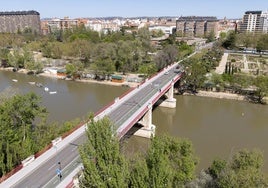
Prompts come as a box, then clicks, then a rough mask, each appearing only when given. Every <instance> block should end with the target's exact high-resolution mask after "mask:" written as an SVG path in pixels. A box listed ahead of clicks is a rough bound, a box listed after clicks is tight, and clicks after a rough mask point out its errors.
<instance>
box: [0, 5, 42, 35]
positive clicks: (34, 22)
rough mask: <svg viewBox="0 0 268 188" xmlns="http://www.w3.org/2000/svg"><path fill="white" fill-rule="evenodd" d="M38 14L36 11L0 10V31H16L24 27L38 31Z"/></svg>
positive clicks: (22, 29)
mask: <svg viewBox="0 0 268 188" xmlns="http://www.w3.org/2000/svg"><path fill="white" fill-rule="evenodd" d="M40 27H41V26H40V14H39V12H36V11H33V10H31V11H12V12H0V32H1V33H17V32H18V31H24V30H25V29H31V30H32V32H36V33H40V30H41V28H40Z"/></svg>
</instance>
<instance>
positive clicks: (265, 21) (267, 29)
mask: <svg viewBox="0 0 268 188" xmlns="http://www.w3.org/2000/svg"><path fill="white" fill-rule="evenodd" d="M261 25H262V32H263V33H268V11H263V12H262V14H261Z"/></svg>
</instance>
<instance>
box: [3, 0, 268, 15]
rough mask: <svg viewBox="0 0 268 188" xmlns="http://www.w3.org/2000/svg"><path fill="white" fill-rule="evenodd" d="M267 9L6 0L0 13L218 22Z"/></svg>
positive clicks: (143, 1) (175, 2) (229, 1)
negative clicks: (189, 18) (193, 18)
mask: <svg viewBox="0 0 268 188" xmlns="http://www.w3.org/2000/svg"><path fill="white" fill-rule="evenodd" d="M267 9H268V2H267V1H264V0H255V1H251V0H246V1H245V0H236V1H233V0H225V1H211V0H202V1H197V0H187V1H181V2H179V0H169V1H167V2H165V1H159V0H135V1H133V0H114V1H109V0H99V1H93V2H91V1H87V0H76V1H74V0H57V1H52V0H46V1H34V0H27V1H21V0H9V1H5V2H4V3H2V4H1V8H0V11H22V10H36V11H38V12H39V13H40V17H41V18H53V17H58V18H62V17H66V16H68V17H70V18H78V17H113V16H115V17H116V16H118V17H142V16H148V17H158V16H159V17H161V16H174V17H180V16H216V17H217V18H219V19H221V18H224V17H227V18H230V19H231V18H242V17H243V14H244V12H245V11H249V10H263V11H266V10H267Z"/></svg>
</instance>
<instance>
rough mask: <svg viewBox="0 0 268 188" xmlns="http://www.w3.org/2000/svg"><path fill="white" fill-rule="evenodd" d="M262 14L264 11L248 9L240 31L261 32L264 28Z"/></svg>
mask: <svg viewBox="0 0 268 188" xmlns="http://www.w3.org/2000/svg"><path fill="white" fill-rule="evenodd" d="M261 14H262V11H246V12H245V14H244V16H243V20H242V24H241V26H240V31H241V32H252V33H261V32H262V30H263V28H262V27H263V26H262V23H261Z"/></svg>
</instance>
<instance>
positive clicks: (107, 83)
mask: <svg viewBox="0 0 268 188" xmlns="http://www.w3.org/2000/svg"><path fill="white" fill-rule="evenodd" d="M0 70H3V71H13V67H7V68H2V67H0ZM27 72H28V70H26V69H20V70H18V71H17V73H22V74H27ZM36 76H44V77H48V78H53V79H64V77H60V76H58V75H57V74H53V73H51V72H43V73H39V74H38V75H36ZM70 81H76V82H86V83H96V84H104V85H112V86H121V87H122V86H126V87H137V86H138V85H139V84H140V83H136V82H127V81H124V82H122V83H117V82H112V81H108V80H101V81H98V80H93V79H76V80H70Z"/></svg>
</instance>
